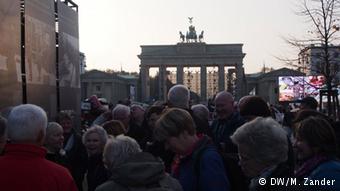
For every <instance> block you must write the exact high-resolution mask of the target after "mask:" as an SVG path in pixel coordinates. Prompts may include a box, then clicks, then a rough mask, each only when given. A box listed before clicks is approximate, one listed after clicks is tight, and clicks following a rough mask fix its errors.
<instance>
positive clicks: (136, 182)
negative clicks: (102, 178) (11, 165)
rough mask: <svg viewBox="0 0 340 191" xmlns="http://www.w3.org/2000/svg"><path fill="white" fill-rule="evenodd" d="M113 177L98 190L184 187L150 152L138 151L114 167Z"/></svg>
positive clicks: (97, 190) (176, 188)
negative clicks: (166, 171)
mask: <svg viewBox="0 0 340 191" xmlns="http://www.w3.org/2000/svg"><path fill="white" fill-rule="evenodd" d="M111 173H112V176H111V178H110V179H109V180H108V181H106V182H105V183H104V184H102V185H100V186H98V187H97V189H96V191H109V190H115V191H125V190H174V191H181V190H182V188H181V186H180V184H179V183H178V181H177V180H175V179H174V178H171V177H170V176H169V175H168V174H166V173H165V171H164V164H163V162H162V161H161V160H160V159H158V158H155V157H154V156H153V155H151V154H150V153H144V152H141V153H136V154H133V155H131V156H130V157H129V158H128V159H127V160H126V162H124V163H123V164H121V165H118V166H117V167H114V168H113V169H112V172H111Z"/></svg>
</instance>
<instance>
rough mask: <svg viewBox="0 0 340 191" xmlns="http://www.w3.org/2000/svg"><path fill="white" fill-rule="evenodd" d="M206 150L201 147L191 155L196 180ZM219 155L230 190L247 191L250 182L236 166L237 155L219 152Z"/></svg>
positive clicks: (206, 146)
mask: <svg viewBox="0 0 340 191" xmlns="http://www.w3.org/2000/svg"><path fill="white" fill-rule="evenodd" d="M206 148H208V145H204V146H202V147H201V148H200V149H199V150H197V151H196V152H194V154H193V161H194V163H193V164H194V172H195V174H196V175H197V178H198V177H199V176H200V161H201V158H202V156H203V153H204V151H205V150H206ZM219 154H220V156H221V159H222V161H223V165H224V169H225V173H226V175H227V177H228V180H229V184H230V190H235V191H248V190H249V189H248V185H249V183H250V181H249V179H248V178H247V177H246V176H245V175H244V173H243V171H242V169H241V167H240V166H239V165H238V162H239V158H238V155H237V153H224V152H219ZM198 188H199V186H198ZM199 189H200V188H199Z"/></svg>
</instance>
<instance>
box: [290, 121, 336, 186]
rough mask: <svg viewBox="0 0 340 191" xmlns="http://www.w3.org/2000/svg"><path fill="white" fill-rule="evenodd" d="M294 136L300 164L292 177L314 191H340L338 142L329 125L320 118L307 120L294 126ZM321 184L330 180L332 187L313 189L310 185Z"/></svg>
mask: <svg viewBox="0 0 340 191" xmlns="http://www.w3.org/2000/svg"><path fill="white" fill-rule="evenodd" d="M294 135H295V143H294V148H295V149H296V154H297V160H298V161H299V162H300V165H299V168H298V169H297V170H296V172H295V175H296V177H297V178H298V179H299V180H300V181H301V184H304V185H310V188H313V189H320V190H325V189H326V190H340V162H339V161H338V159H337V158H336V153H337V142H336V136H335V133H334V130H333V128H332V126H331V125H330V124H329V122H328V121H326V120H325V119H323V118H321V117H313V116H311V117H308V118H306V119H304V120H302V121H300V122H299V123H298V124H297V126H296V127H295V131H294ZM321 180H326V181H327V180H329V181H331V184H328V185H327V184H326V185H320V186H315V185H313V186H312V184H311V183H314V182H317V181H319V182H320V181H321ZM332 180H334V181H333V182H332ZM306 183H307V184H306ZM314 184H315V183H314Z"/></svg>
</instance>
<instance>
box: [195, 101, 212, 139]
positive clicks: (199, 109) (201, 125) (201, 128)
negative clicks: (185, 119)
mask: <svg viewBox="0 0 340 191" xmlns="http://www.w3.org/2000/svg"><path fill="white" fill-rule="evenodd" d="M191 110H192V117H193V119H194V121H195V124H196V132H197V133H203V134H207V133H208V129H209V110H208V108H207V107H206V106H205V105H203V104H196V105H193V106H192V107H191Z"/></svg>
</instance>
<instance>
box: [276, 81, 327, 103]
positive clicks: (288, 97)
mask: <svg viewBox="0 0 340 191" xmlns="http://www.w3.org/2000/svg"><path fill="white" fill-rule="evenodd" d="M324 86H325V77H324V76H280V77H279V101H296V100H300V99H302V98H304V97H307V96H311V97H318V96H319V90H320V89H321V88H323V87H324Z"/></svg>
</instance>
